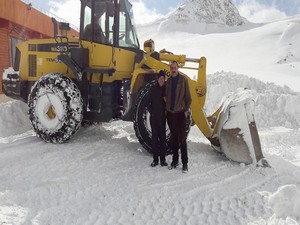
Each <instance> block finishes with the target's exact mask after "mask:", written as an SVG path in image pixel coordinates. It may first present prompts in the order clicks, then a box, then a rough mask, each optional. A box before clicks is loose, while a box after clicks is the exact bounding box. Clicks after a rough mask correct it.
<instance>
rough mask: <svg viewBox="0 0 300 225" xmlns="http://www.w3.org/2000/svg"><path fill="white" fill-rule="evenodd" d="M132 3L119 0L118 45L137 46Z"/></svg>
mask: <svg viewBox="0 0 300 225" xmlns="http://www.w3.org/2000/svg"><path fill="white" fill-rule="evenodd" d="M134 25H135V24H134V19H133V12H132V5H131V4H130V3H129V2H128V1H126V0H125V1H121V2H120V27H119V46H120V47H134V48H139V47H140V46H139V41H138V39H137V35H136V31H135V27H134Z"/></svg>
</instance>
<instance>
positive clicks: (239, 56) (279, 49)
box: [138, 16, 300, 92]
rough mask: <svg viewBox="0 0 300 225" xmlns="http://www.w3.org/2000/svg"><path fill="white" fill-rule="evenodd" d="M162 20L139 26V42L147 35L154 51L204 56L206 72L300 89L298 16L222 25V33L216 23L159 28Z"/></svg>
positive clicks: (145, 38) (299, 29)
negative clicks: (275, 20)
mask: <svg viewBox="0 0 300 225" xmlns="http://www.w3.org/2000/svg"><path fill="white" fill-rule="evenodd" d="M163 23H164V21H163V20H159V21H156V22H155V23H152V24H147V25H145V26H139V27H138V34H139V37H140V42H141V43H143V41H145V40H147V39H150V38H151V39H153V40H154V41H155V46H156V49H157V50H158V51H159V50H160V49H163V48H166V49H167V50H168V51H171V52H173V53H174V54H186V55H187V56H188V57H194V58H200V57H201V56H205V57H206V58H207V61H208V64H207V73H208V74H212V73H215V72H218V71H233V72H236V73H239V74H245V75H247V76H250V77H254V78H257V79H260V80H262V81H264V82H274V83H276V84H278V85H280V86H284V85H287V86H289V87H290V88H292V89H293V90H295V91H298V92H299V91H300V47H299V46H300V36H299V35H300V16H295V17H291V18H288V19H286V20H283V21H277V22H272V23H268V24H261V25H259V24H246V25H244V26H237V27H231V28H224V29H223V28H222V30H221V31H222V32H223V33H220V29H218V28H216V27H215V26H218V25H209V24H205V25H203V26H200V27H197V26H196V25H195V24H191V25H186V26H185V32H182V31H176V30H177V28H178V27H177V26H173V27H172V28H166V29H164V31H161V29H160V27H161V26H162V24H163ZM199 29H200V30H199ZM178 30H181V27H180V26H179V28H178ZM193 76H194V74H191V77H193Z"/></svg>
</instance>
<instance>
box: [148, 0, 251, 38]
mask: <svg viewBox="0 0 300 225" xmlns="http://www.w3.org/2000/svg"><path fill="white" fill-rule="evenodd" d="M245 24H247V25H248V26H252V27H253V26H256V25H255V24H252V23H250V22H248V21H247V19H245V18H243V17H241V15H240V14H239V11H238V9H237V8H236V7H235V6H234V4H233V3H232V1H231V0H185V2H184V3H183V4H182V5H181V6H180V7H178V8H177V9H176V10H174V11H173V12H171V13H169V14H168V15H166V16H165V17H164V18H161V19H159V20H157V21H154V22H152V23H150V24H147V25H146V27H148V26H151V25H153V26H155V27H156V28H157V29H158V30H159V32H161V33H168V32H169V31H183V32H189V33H199V34H207V33H223V32H228V31H235V30H237V29H238V30H240V29H244V26H243V25H245ZM241 27H242V28H241Z"/></svg>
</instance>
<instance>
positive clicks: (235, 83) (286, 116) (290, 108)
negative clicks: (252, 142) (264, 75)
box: [205, 71, 300, 128]
mask: <svg viewBox="0 0 300 225" xmlns="http://www.w3.org/2000/svg"><path fill="white" fill-rule="evenodd" d="M207 86H208V88H207V90H208V94H207V101H206V105H205V108H206V112H207V114H208V115H209V114H211V113H212V112H214V111H215V110H216V109H217V108H218V106H219V105H220V103H221V100H222V98H223V96H224V95H225V94H226V93H228V92H232V91H235V90H236V89H238V88H247V89H250V90H254V91H256V92H257V99H256V107H255V120H256V123H257V126H258V127H259V128H267V127H278V126H283V127H287V128H298V127H299V126H300V105H299V102H300V94H299V93H297V92H294V91H292V90H291V89H290V88H289V87H287V86H283V87H282V86H278V85H275V84H274V83H265V82H262V81H260V80H258V79H255V78H249V77H248V76H245V75H240V74H236V73H233V72H223V71H222V72H217V73H215V74H212V75H208V76H207Z"/></svg>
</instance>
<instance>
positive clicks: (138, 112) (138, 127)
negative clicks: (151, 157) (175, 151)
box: [133, 80, 191, 155]
mask: <svg viewBox="0 0 300 225" xmlns="http://www.w3.org/2000/svg"><path fill="white" fill-rule="evenodd" d="M155 84H156V80H154V81H152V82H150V83H148V84H147V85H145V87H144V88H143V89H142V90H141V91H140V93H139V95H138V97H137V100H136V105H135V111H134V118H133V124H134V130H135V134H136V136H137V138H138V140H139V142H140V144H141V145H142V146H143V147H144V148H145V149H146V150H147V151H148V152H150V153H152V145H151V142H152V141H151V139H152V132H151V126H150V113H149V110H148V108H147V97H148V94H149V91H150V89H151V87H152V86H154V85H155ZM190 127H191V118H190V115H189V116H188V119H187V121H186V136H187V135H188V133H189V131H190ZM170 139H171V134H170V130H169V127H168V124H167V125H166V143H167V149H166V153H167V155H169V154H171V153H172V152H171V149H170Z"/></svg>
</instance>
